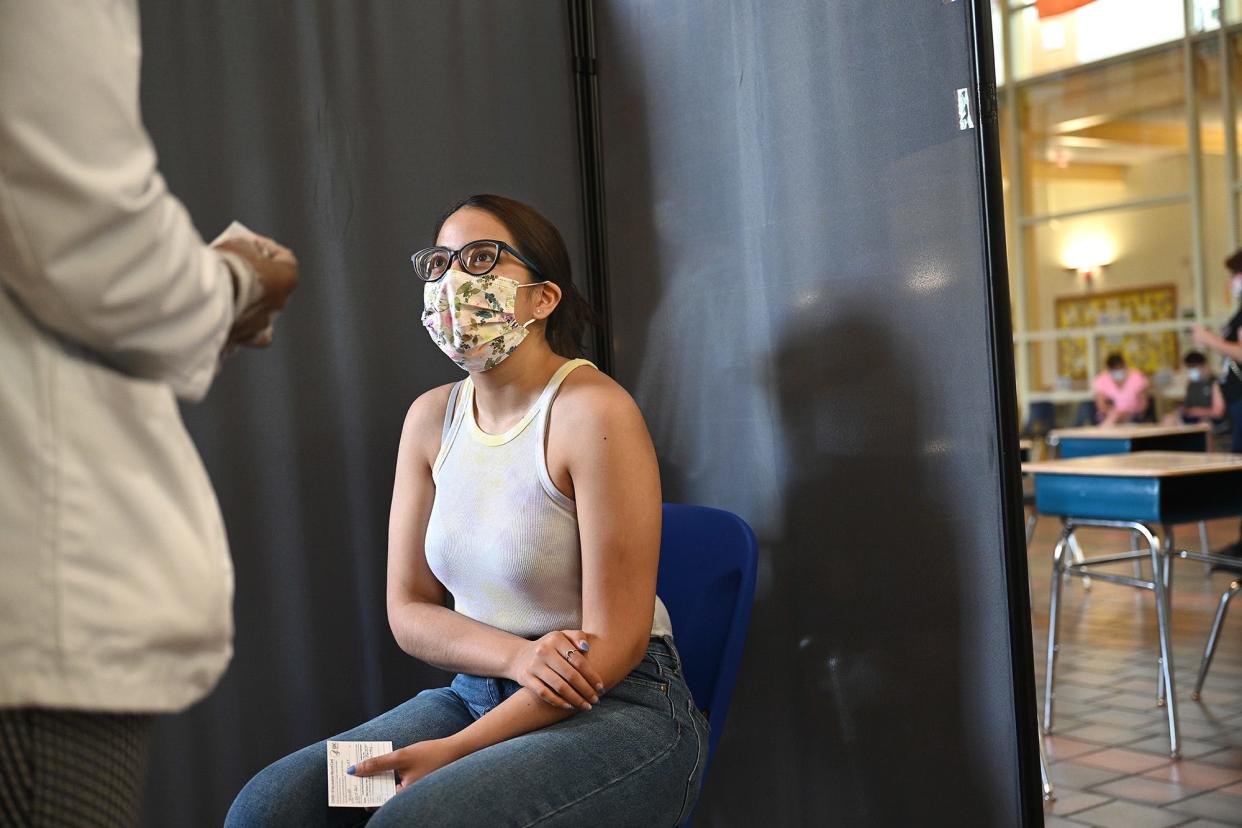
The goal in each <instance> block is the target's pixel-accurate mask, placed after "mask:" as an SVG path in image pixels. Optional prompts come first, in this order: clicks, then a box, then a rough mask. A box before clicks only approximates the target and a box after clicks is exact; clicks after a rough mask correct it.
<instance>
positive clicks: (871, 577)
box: [142, 0, 1034, 826]
mask: <svg viewBox="0 0 1242 828" xmlns="http://www.w3.org/2000/svg"><path fill="white" fill-rule="evenodd" d="M142 5H143V13H144V42H145V48H146V53H145V67H144V75H143V80H144V103H145V108H146V117H147V120H148V123H149V125H150V127H151V129H152V133H153V135H154V137H155V140H156V144H157V146H158V148H159V150H160V152H161V166H162V168H163V170H164V172H165V173H166V175H167V177H168V179H169V181H170V183H171V186H172V188H173V190H174V191H175V192H177V193H178V194H179V195H180V196H181V197H182V198H183V199H184V200H185V202H186V203H187V204H188V205H189V207H190V210H191V212H192V214H193V215H194V217H195V219H196V221H197V222H198V224H199V226H200V229H201V230H202V231H203V232H204V234H206V235H208V236H210V235H211V234H213V233H214V232H215V231H216V230H217V229H218V228H220V227H222V226H223V225H224V224H225V223H227V221H228V220H230V219H232V218H234V217H236V218H240V219H242V220H243V221H245V222H247V223H248V224H249V225H251V226H252V227H253V228H254V229H256V230H258V231H261V232H265V233H269V234H271V235H273V236H274V237H276V238H277V239H279V240H280V241H282V242H285V243H287V244H289V245H291V246H292V247H293V248H294V249H295V250H296V251H297V253H298V255H299V256H300V258H301V260H302V270H303V284H302V287H301V289H300V290H299V292H298V294H297V295H296V296H295V297H294V301H293V303H292V305H291V306H290V308H289V310H288V312H287V313H286V314H285V316H284V317H283V318H282V319H281V321H280V325H279V327H278V336H277V344H276V345H275V346H274V348H273V349H272V350H271V351H270V352H267V353H259V354H255V353H246V354H243V355H242V356H240V357H238V358H237V359H235V360H233V361H232V362H231V363H229V365H228V366H227V367H226V369H225V372H224V374H223V375H222V376H221V377H220V378H219V380H218V382H217V385H216V387H215V388H214V389H213V391H212V394H211V396H210V397H209V399H208V400H207V402H206V403H205V404H203V405H200V406H196V407H194V408H192V409H189V410H187V412H186V416H187V420H188V422H189V424H190V427H191V430H192V431H193V433H194V435H195V438H196V440H197V442H198V445H199V447H200V449H201V451H202V453H203V455H204V458H205V460H206V462H207V465H208V468H209V470H210V471H211V474H212V477H213V480H214V481H215V484H216V487H217V491H218V494H219V497H220V501H221V505H222V508H223V510H224V513H225V517H226V521H227V524H228V528H229V534H230V540H231V543H232V547H233V554H234V560H235V567H236V571H237V597H236V619H237V637H236V642H237V643H236V647H237V653H236V657H235V660H234V663H233V666H232V668H231V669H230V671H229V672H228V674H227V675H226V677H225V678H224V680H223V682H222V683H221V685H220V687H219V688H218V690H217V691H216V692H215V693H214V694H213V695H212V696H211V697H210V698H209V699H208V700H207V701H206V702H204V703H203V704H201V705H199V706H198V707H197V708H195V709H194V710H192V711H190V712H188V713H187V714H184V715H181V716H177V717H171V718H168V719H165V720H162V721H161V722H160V724H159V727H158V737H157V744H156V751H155V761H154V764H153V767H152V770H151V773H150V776H149V781H148V788H147V799H146V812H145V822H146V824H148V825H151V826H156V825H158V826H165V825H177V826H198V825H202V826H207V825H218V824H219V823H220V820H221V818H222V817H223V814H224V811H225V809H226V808H227V806H228V804H229V803H230V801H231V799H232V797H233V796H234V794H235V793H236V792H237V790H239V788H240V787H241V786H242V784H244V782H245V781H246V780H247V779H248V778H249V777H250V775H252V774H253V773H254V772H255V771H257V770H258V769H259V768H261V767H262V766H263V765H265V764H266V763H268V762H269V761H271V760H273V759H275V758H277V757H279V756H282V755H284V754H285V753H287V752H289V751H291V750H293V749H295V748H298V747H301V746H302V745H304V744H307V743H309V742H310V741H313V740H315V739H318V738H322V737H323V736H325V735H328V734H330V733H333V732H336V731H339V730H342V729H344V728H346V727H349V726H351V725H353V724H356V723H358V722H361V721H363V720H365V719H367V718H369V717H371V716H373V715H375V714H376V713H379V712H381V711H382V710H385V709H387V708H389V707H392V706H394V705H395V704H397V703H399V702H401V701H403V700H405V699H407V698H409V697H410V696H411V695H412V694H414V693H415V692H417V691H418V690H419V689H421V688H424V687H428V686H433V685H435V684H438V683H442V682H443V681H444V680H445V679H446V677H445V676H442V675H440V674H437V673H436V672H435V671H433V670H431V669H429V668H426V667H423V666H421V665H419V664H417V663H416V662H414V661H413V660H412V659H409V658H407V657H406V656H404V655H403V654H402V653H400V652H399V650H398V649H397V647H396V646H395V644H394V643H393V642H392V638H391V635H390V634H389V631H388V628H387V623H386V619H385V612H384V597H383V595H384V559H385V534H386V521H387V507H388V500H389V495H390V486H391V482H392V467H393V463H394V461H395V454H396V448H397V440H398V436H399V433H400V427H401V422H402V419H403V416H404V414H405V410H406V408H407V406H408V404H409V403H410V401H411V400H413V399H414V398H415V397H416V396H417V395H418V394H419V393H421V392H422V391H423V390H425V389H427V388H429V387H431V386H433V385H436V384H439V383H443V382H447V381H450V380H453V379H456V378H458V377H460V373H459V372H458V371H457V369H456V368H455V367H453V366H452V364H451V363H449V361H448V360H447V359H445V358H444V357H443V356H442V355H440V354H439V352H438V351H436V350H435V349H434V348H433V347H432V345H431V344H430V343H429V342H428V341H427V337H426V334H425V333H424V332H423V331H422V330H421V327H420V325H419V319H418V316H419V310H420V308H421V289H420V286H419V285H418V284H416V283H415V281H414V279H413V277H412V275H411V273H410V271H409V265H408V262H407V257H408V255H409V253H410V252H412V251H413V250H414V249H416V248H417V247H419V246H421V245H423V244H425V243H426V242H427V241H428V239H429V233H430V230H431V225H432V222H433V220H434V218H435V217H436V215H437V214H438V213H439V212H440V210H441V209H442V208H443V207H444V206H445V205H446V204H447V203H448V202H450V201H451V200H453V199H455V198H457V197H459V196H462V195H465V194H468V193H471V192H475V191H495V192H500V193H505V194H509V195H512V196H514V197H517V198H520V199H523V200H526V201H529V202H531V203H533V204H535V205H536V206H538V207H539V208H540V209H542V210H543V211H545V212H546V213H547V214H548V215H549V216H550V217H551V218H552V219H553V220H554V221H555V222H557V224H558V225H559V226H560V228H561V230H562V231H563V232H564V233H565V235H566V238H567V240H568V241H569V243H570V247H571V250H572V252H573V254H574V255H575V257H576V264H577V263H580V262H581V261H582V260H583V255H582V250H581V249H580V248H581V244H582V238H583V232H582V226H581V219H580V211H579V198H580V194H579V186H580V182H579V180H578V175H579V172H578V166H577V161H578V159H577V149H576V142H575V122H574V96H573V87H572V74H571V65H570V33H569V24H568V19H567V7H566V5H565V3H562V2H553V0H545V1H544V2H537V3H536V2H529V0H507V1H505V0H435V2H420V3H402V2H392V1H391V0H390V2H383V1H382V0H353V2H349V3H342V2H329V0H320V2H313V0H302V1H299V0H280V2H264V3H253V2H245V0H159V2H156V0H146V2H143V4H142ZM969 5H970V4H969V3H966V2H963V3H950V2H944V3H939V2H928V3H875V2H868V1H867V0H848V2H844V1H843V2H832V3H822V2H809V0H807V1H806V2H802V1H801V0H799V2H788V3H785V2H782V3H779V4H771V3H754V2H735V3H717V2H703V1H702V0H684V2H678V3H675V4H670V3H665V2H659V0H596V14H597V37H598V52H599V54H598V57H599V63H598V67H599V80H600V86H601V97H602V104H603V119H602V120H603V123H602V129H603V151H604V160H605V176H606V177H605V184H606V188H607V189H606V195H607V201H606V207H607V216H608V225H607V230H608V249H609V252H610V258H609V278H610V286H609V290H610V295H611V301H612V306H613V311H614V312H613V317H612V321H613V326H614V343H613V344H614V351H615V354H614V356H615V364H616V368H617V375H618V379H619V380H620V381H621V382H622V383H623V384H624V385H626V387H628V388H629V389H630V390H631V391H632V392H633V393H634V394H635V395H636V397H637V398H638V400H639V403H640V404H641V405H642V407H643V409H644V412H645V414H646V416H647V419H648V423H649V425H650V426H651V429H652V432H653V435H654V437H655V440H656V445H657V448H658V450H659V453H660V459H661V463H662V467H663V473H664V481H665V486H666V499H668V500H683V501H692V502H698V503H704V504H708V505H715V506H720V507H723V508H726V509H730V510H732V511H735V512H737V513H739V514H741V515H742V516H743V517H745V518H746V519H747V520H748V521H749V522H750V523H751V524H752V525H753V526H754V527H755V529H756V530H757V532H758V533H759V536H760V538H761V543H762V552H761V569H760V580H759V594H758V600H757V604H756V607H755V615H754V621H753V627H752V631H751V635H750V640H749V642H748V645H747V648H746V656H745V660H744V664H743V670H742V674H741V679H740V684H739V687H738V691H737V695H736V697H735V701H734V707H733V710H732V715H731V718H730V721H729V724H728V729H727V731H726V735H725V739H724V742H723V744H722V749H721V751H720V754H719V756H718V757H717V760H716V763H715V765H714V766H713V768H712V769H711V772H710V775H709V778H708V782H707V788H706V791H705V793H704V797H703V800H702V801H701V808H700V810H699V813H698V815H697V816H696V824H698V825H721V826H732V825H756V824H758V825H812V824H844V825H862V824H866V825H906V824H926V823H927V822H928V821H934V819H935V817H934V816H933V817H931V818H930V819H929V817H928V814H929V813H930V814H933V815H935V814H949V813H957V814H958V816H959V817H960V818H959V819H958V822H959V824H970V825H1000V824H1015V823H1016V822H1017V810H1018V798H1019V797H1018V786H1019V781H1018V779H1017V773H1016V765H1017V760H1016V751H1017V741H1016V737H1015V730H1016V728H1017V721H1016V720H1015V712H1014V705H1013V699H1014V696H1015V684H1014V678H1013V669H1012V657H1013V655H1014V654H1013V653H1012V652H1011V650H1010V638H1009V630H1008V616H1007V610H1008V605H1007V601H1008V600H1009V598H1008V596H1007V595H1006V586H1005V574H1006V572H1005V566H1006V563H1005V559H1004V556H1003V553H1002V549H1003V548H1004V546H1005V544H1004V537H1003V535H1002V532H1001V527H1000V522H1001V521H1000V514H1001V509H1000V505H1001V504H1000V484H999V479H1000V476H1001V472H1000V468H999V463H998V460H997V456H998V455H997V451H998V449H997V446H998V435H997V428H996V424H997V421H998V415H997V412H996V410H995V408H994V406H995V401H994V397H993V395H992V391H993V381H994V379H995V376H996V371H997V370H998V369H997V368H996V366H993V365H991V364H989V361H988V356H987V355H988V354H989V353H990V347H989V346H990V339H989V336H990V334H989V329H988V324H987V321H988V320H987V313H988V306H987V301H986V298H987V291H988V287H989V285H988V273H987V271H986V269H985V267H984V258H983V253H982V249H981V246H982V233H983V230H982V225H981V217H980V198H981V194H980V191H979V181H978V167H977V164H978V153H977V147H976V144H975V143H974V138H973V136H972V134H971V133H970V132H959V131H958V128H957V126H958V125H957V119H956V113H955V111H954V100H955V95H954V90H955V89H956V88H958V87H966V86H970V85H971V73H970V39H969V36H968V34H967V30H966V19H967V15H968V13H969V8H968V7H969ZM999 278H1001V279H1002V280H1003V275H1002V276H999ZM1001 290H1003V286H1002V287H1001ZM1019 632H1020V633H1021V634H1029V633H1028V631H1026V630H1022V631H1019ZM1030 715H1031V716H1032V717H1033V716H1034V710H1033V709H1032V710H1031V711H1030Z"/></svg>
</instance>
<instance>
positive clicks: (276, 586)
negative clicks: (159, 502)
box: [142, 0, 581, 826]
mask: <svg viewBox="0 0 1242 828" xmlns="http://www.w3.org/2000/svg"><path fill="white" fill-rule="evenodd" d="M142 12H143V30H144V31H143V36H144V49H145V54H144V68H143V98H144V101H143V102H144V107H145V113H146V119H147V122H148V125H149V126H150V128H151V132H152V135H153V137H154V139H155V142H156V146H157V148H158V150H159V152H160V156H161V158H160V161H161V167H162V169H163V171H164V173H165V175H166V177H167V178H168V180H169V182H170V185H171V187H172V189H173V191H174V192H176V193H177V194H178V195H179V196H180V197H181V198H182V199H183V200H184V201H185V202H186V204H187V205H188V206H189V208H190V211H191V213H192V215H193V216H194V218H195V220H196V222H197V224H198V226H199V228H200V230H201V231H202V232H203V233H204V235H206V236H207V237H208V238H210V237H211V236H212V235H214V233H215V232H216V231H217V230H219V229H221V228H223V226H224V225H225V224H226V223H227V222H228V221H229V220H231V219H232V218H234V217H236V218H240V219H241V220H243V221H244V222H246V223H247V224H249V225H250V226H251V227H252V228H254V229H255V230H257V231H260V232H264V233H268V234H270V235H272V236H274V237H275V238H277V239H279V240H280V241H282V242H284V243H286V244H289V245H290V246H292V247H293V249H294V250H295V251H296V252H297V254H298V256H299V257H300V259H301V262H302V285H301V287H300V288H299V290H298V293H297V295H296V296H295V297H294V299H293V302H292V303H291V305H290V307H289V309H288V310H287V312H286V313H285V314H284V316H283V317H282V318H281V320H280V322H279V325H278V329H277V341H276V345H275V346H274V347H273V348H272V349H271V350H270V351H268V352H266V353H253V352H247V353H244V354H242V355H241V356H239V357H237V358H236V359H234V360H233V361H231V362H230V363H229V364H228V365H227V366H226V368H225V370H224V373H223V374H222V375H221V376H220V377H219V378H218V380H217V384H216V386H215V387H214V388H213V390H212V392H211V394H210V396H209V397H208V400H207V401H206V402H205V403H204V404H202V405H199V406H194V407H191V408H188V409H187V410H186V412H185V414H186V419H187V421H188V423H189V426H190V429H191V431H192V432H193V434H194V437H195V439H196V441H197V443H198V446H199V448H200V451H201V453H202V454H203V457H204V459H205V461H206V463H207V466H208V469H209V471H210V472H211V476H212V479H213V481H214V482H215V486H216V490H217V493H218V495H219V499H220V503H221V507H222V509H223V511H224V515H225V520H226V523H227V525H228V529H229V538H230V541H231V544H232V549H233V557H234V562H235V569H236V572H237V595H236V602H235V606H236V620H237V636H236V656H235V658H234V661H233V664H232V667H231V668H230V670H229V672H228V673H227V675H226V676H225V678H224V680H223V681H222V683H221V684H220V686H219V688H218V689H217V690H216V692H215V693H214V694H213V695H212V696H211V697H210V698H209V699H208V700H207V701H206V702H204V703H203V704H201V705H199V706H198V707H196V708H195V709H193V710H192V711H190V712H189V713H187V714H185V715H183V716H178V717H173V718H168V719H164V720H162V721H161V722H160V724H159V726H158V736H157V743H156V750H155V756H154V760H153V766H152V769H151V773H150V776H149V778H148V785H147V797H146V808H145V820H146V824H148V825H151V826H157V825H158V826H168V825H177V826H200V825H201V826H210V825H219V824H220V822H221V820H222V819H223V816H224V812H225V810H226V809H227V807H228V805H229V803H230V802H231V801H232V797H233V796H234V795H235V794H236V792H237V791H238V790H239V789H240V788H241V786H242V785H243V784H244V783H245V781H246V780H247V779H248V778H249V777H250V775H251V774H253V773H254V772H255V771H257V770H259V769H260V768H261V767H263V766H264V765H265V764H267V763H268V762H269V761H271V760H273V759H276V758H278V757H279V756H282V755H284V754H285V753H287V752H289V751H291V750H293V749H295V748H298V747H301V746H303V745H305V744H307V743H309V742H311V741H313V740H315V739H318V738H322V737H324V736H327V735H329V734H331V733H334V732H338V731H340V730H342V729H344V728H346V727H348V726H351V725H353V724H356V723H359V722H362V721H365V720H366V719H368V718H370V717H371V716H373V715H375V714H377V713H379V712H381V711H383V710H386V709H388V708H390V707H392V706H395V705H396V704H398V703H400V702H401V701H404V700H405V699H407V698H409V697H410V696H411V695H413V694H414V693H416V692H417V691H418V690H419V689H421V688H424V687H429V686H433V685H436V684H440V683H443V682H444V680H445V677H444V676H443V675H440V674H437V673H436V672H435V671H433V670H431V669H430V668H427V667H424V666H422V665H420V664H418V663H416V662H415V661H414V660H413V659H410V658H408V657H407V656H405V655H404V654H403V653H401V652H400V651H399V650H398V648H397V647H396V645H395V644H394V643H393V641H392V636H391V634H390V633H389V630H388V625H387V620H386V616H385V610H384V563H385V556H386V550H385V541H386V530H387V510H388V502H389V497H390V493H391V485H392V469H393V464H394V463H395V461H396V450H397V441H398V438H399V436H400V432H401V423H402V420H403V418H404V415H405V411H406V408H407V407H408V406H409V404H410V402H411V401H412V400H413V399H414V398H415V397H416V396H418V394H420V393H421V392H423V391H424V390H426V389H428V388H430V387H432V386H434V385H437V384H441V383H444V382H449V381H453V380H456V379H459V378H460V377H461V376H462V374H461V372H460V371H459V370H458V369H457V368H456V367H455V366H454V365H453V364H452V363H450V362H449V360H448V359H446V358H445V357H444V356H443V355H441V354H440V352H439V351H438V350H436V349H435V348H434V346H433V345H432V344H431V342H430V341H429V339H428V337H427V335H426V333H425V332H424V331H423V329H422V327H421V326H420V324H419V312H420V311H421V309H422V291H421V286H420V285H419V284H416V280H415V278H414V276H413V273H412V271H411V270H410V266H409V262H408V256H409V254H410V253H411V252H413V251H414V250H415V249H417V248H418V247H421V246H423V245H425V244H428V243H430V240H431V236H430V234H431V230H432V225H433V222H434V220H435V218H436V217H437V215H438V214H439V213H440V212H441V210H442V209H443V208H444V207H445V206H447V205H448V204H449V203H450V202H451V201H453V200H455V199H457V198H459V197H461V196H463V195H467V194H470V193H472V192H479V191H487V192H500V193H504V194H507V195H511V196H513V197H515V198H519V199H522V200H524V201H528V202H530V203H532V204H534V205H536V206H537V207H538V208H539V209H541V210H543V211H544V212H545V213H546V214H547V215H548V216H549V217H550V218H551V219H552V220H553V221H554V222H556V223H557V225H558V226H559V227H560V229H561V231H562V232H563V233H564V234H565V236H566V240H567V241H568V243H569V245H570V249H571V251H572V253H573V255H574V256H575V258H576V259H577V260H579V261H580V260H581V250H580V247H581V229H580V218H579V192H578V185H577V177H578V171H577V150H576V146H577V144H576V138H575V122H574V105H573V86H572V75H571V73H570V61H569V52H568V49H569V45H568V44H569V33H568V23H567V15H566V12H565V8H564V6H563V5H562V4H561V3H528V2H521V0H470V2H461V0H443V1H442V2H420V3H401V2H382V0H366V1H365V2H364V1H363V0H354V1H353V2H349V3H339V2H327V0H324V2H294V0H283V2H263V3H253V2H246V0H227V2H222V0H158V2H155V0H152V1H151V2H143V3H142Z"/></svg>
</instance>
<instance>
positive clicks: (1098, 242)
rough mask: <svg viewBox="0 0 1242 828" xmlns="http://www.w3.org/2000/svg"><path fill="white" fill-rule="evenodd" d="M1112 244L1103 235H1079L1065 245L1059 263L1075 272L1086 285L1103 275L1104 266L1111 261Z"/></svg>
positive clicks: (1090, 284) (1092, 283)
mask: <svg viewBox="0 0 1242 828" xmlns="http://www.w3.org/2000/svg"><path fill="white" fill-rule="evenodd" d="M1114 256H1115V251H1114V249H1113V244H1112V242H1111V241H1109V240H1108V239H1107V238H1104V237H1103V236H1080V237H1078V238H1076V239H1074V240H1073V241H1071V242H1070V243H1069V244H1067V245H1066V246H1065V249H1064V251H1063V252H1062V255H1061V263H1062V264H1063V265H1064V266H1065V269H1066V270H1067V271H1069V272H1070V273H1075V274H1077V275H1078V278H1079V279H1080V280H1081V281H1082V283H1083V284H1084V285H1085V286H1086V287H1091V286H1092V285H1094V284H1095V283H1096V282H1098V281H1099V280H1100V278H1101V277H1102V276H1103V275H1104V268H1105V267H1106V266H1108V265H1109V264H1111V263H1112V262H1113V259H1114Z"/></svg>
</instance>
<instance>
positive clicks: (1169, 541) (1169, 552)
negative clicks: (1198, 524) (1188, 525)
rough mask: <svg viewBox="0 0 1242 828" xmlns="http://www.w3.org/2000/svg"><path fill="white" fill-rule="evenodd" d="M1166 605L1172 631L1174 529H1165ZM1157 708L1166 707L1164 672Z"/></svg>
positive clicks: (1158, 686)
mask: <svg viewBox="0 0 1242 828" xmlns="http://www.w3.org/2000/svg"><path fill="white" fill-rule="evenodd" d="M1164 551H1165V555H1164V573H1163V575H1164V605H1165V607H1166V608H1167V609H1166V611H1165V617H1166V618H1168V619H1169V627H1170V630H1171V629H1172V626H1173V527H1172V526H1166V527H1164ZM1156 706H1157V707H1164V671H1163V670H1158V671H1157V672H1156Z"/></svg>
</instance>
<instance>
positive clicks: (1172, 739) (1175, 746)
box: [1135, 524, 1181, 759]
mask: <svg viewBox="0 0 1242 828" xmlns="http://www.w3.org/2000/svg"><path fill="white" fill-rule="evenodd" d="M1135 528H1137V529H1139V531H1141V532H1142V533H1143V535H1144V536H1145V537H1146V538H1147V544H1148V546H1149V547H1151V571H1152V574H1153V577H1152V579H1151V580H1152V586H1153V587H1154V589H1155V593H1156V628H1157V630H1158V631H1159V637H1160V671H1161V672H1160V678H1161V679H1162V680H1163V685H1164V687H1167V688H1168V700H1167V702H1166V704H1165V709H1166V710H1167V711H1168V716H1169V756H1170V757H1172V758H1173V759H1176V758H1178V757H1179V756H1180V755H1181V742H1180V740H1179V739H1178V735H1177V683H1176V682H1175V681H1174V680H1173V646H1172V642H1171V641H1170V636H1169V631H1170V628H1171V626H1172V624H1171V619H1170V617H1169V615H1170V612H1169V610H1170V608H1171V604H1170V603H1169V600H1168V591H1167V588H1166V581H1167V579H1168V578H1169V573H1168V572H1167V571H1166V569H1167V568H1169V566H1170V564H1171V563H1172V560H1171V559H1170V558H1168V557H1167V556H1166V551H1165V547H1164V545H1163V544H1161V543H1160V542H1159V541H1157V540H1156V536H1155V535H1153V534H1152V533H1151V530H1150V529H1148V528H1147V527H1146V526H1143V525H1142V524H1135ZM1164 532H1165V542H1166V543H1167V544H1169V547H1168V548H1169V549H1171V548H1172V532H1171V531H1170V527H1168V526H1165V527H1164Z"/></svg>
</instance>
